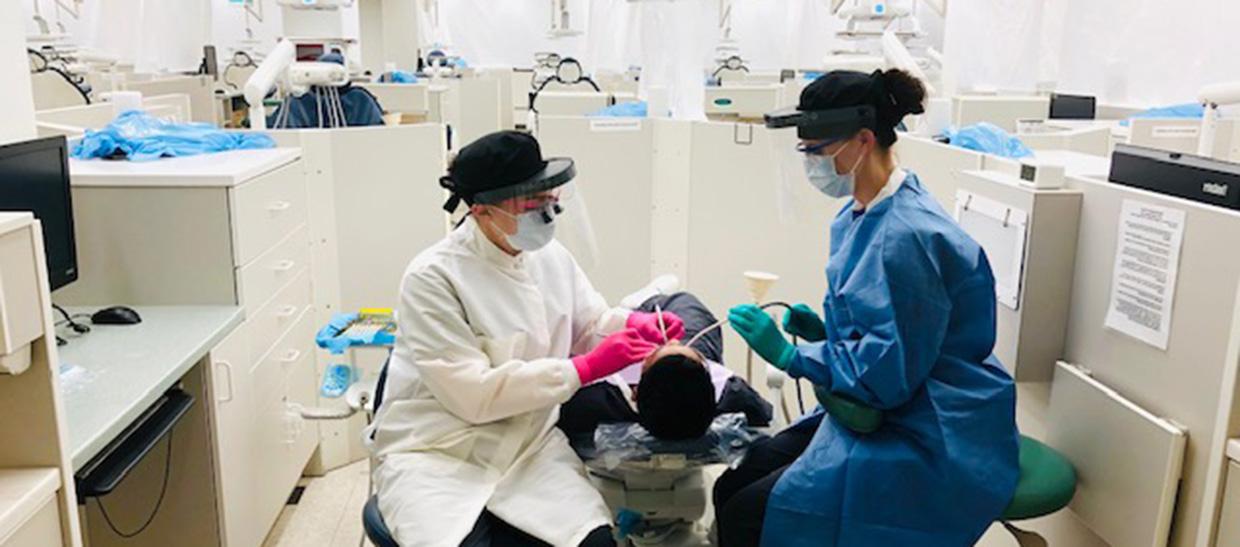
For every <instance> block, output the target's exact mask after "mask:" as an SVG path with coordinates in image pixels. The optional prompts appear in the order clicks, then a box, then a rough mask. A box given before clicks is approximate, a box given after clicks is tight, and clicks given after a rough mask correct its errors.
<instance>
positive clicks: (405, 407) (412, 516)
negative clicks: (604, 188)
mask: <svg viewBox="0 0 1240 547" xmlns="http://www.w3.org/2000/svg"><path fill="white" fill-rule="evenodd" d="M628 313H629V312H628V311H627V310H621V309H613V308H609V307H608V306H607V303H606V302H605V301H604V299H603V297H602V296H601V295H600V294H599V293H598V292H597V291H595V290H594V288H593V287H592V286H591V285H590V282H589V280H587V279H586V277H585V274H584V273H583V272H582V271H581V269H580V268H579V267H578V266H577V263H576V262H575V261H574V260H573V257H572V255H570V254H569V252H568V251H567V250H566V249H564V247H563V246H561V245H560V244H559V243H557V242H554V241H553V242H552V243H551V244H550V245H548V246H547V247H545V248H543V249H540V250H538V251H534V252H526V253H522V254H521V255H519V256H517V257H512V256H509V255H507V254H506V253H504V252H503V251H502V250H500V249H499V248H498V247H496V246H495V245H494V244H493V243H491V242H490V241H489V240H488V239H486V236H485V235H483V234H482V232H481V231H480V230H479V229H478V227H477V225H476V224H475V223H474V222H473V220H467V221H466V223H465V224H464V225H463V226H461V227H460V228H458V229H456V230H455V231H453V232H452V233H451V234H449V235H448V237H446V238H444V240H443V241H440V242H439V243H438V244H436V245H435V246H433V247H431V248H430V249H427V250H426V251H424V252H423V253H421V254H420V255H418V257H417V258H415V259H414V260H413V262H412V263H411V264H410V265H409V268H408V269H407V270H406V272H405V276H404V279H403V281H402V283H401V294H400V309H399V313H398V318H399V326H400V334H399V335H398V337H397V339H396V344H395V348H394V350H393V353H392V358H391V363H390V365H389V367H388V381H387V387H386V390H385V392H384V402H383V407H382V408H381V409H379V412H378V414H377V416H376V419H375V425H374V426H372V428H373V430H374V432H375V436H374V440H373V443H372V449H373V450H374V452H375V454H376V455H377V456H378V457H379V458H380V463H379V466H378V467H377V468H376V470H375V474H374V477H375V483H376V486H377V488H378V495H379V508H380V511H381V512H382V513H383V516H384V519H385V520H386V521H387V524H388V527H389V528H391V530H392V532H393V534H394V535H395V536H396V540H397V541H398V542H399V543H400V544H401V545H404V546H444V547H457V546H458V545H459V544H460V542H461V540H463V539H464V538H465V536H466V535H468V533H469V532H470V530H471V529H472V528H473V525H474V522H475V521H476V520H477V518H478V516H479V515H480V514H481V512H482V510H483V508H484V507H485V508H486V509H488V510H490V511H491V512H492V513H494V514H495V515H496V516H497V517H499V518H500V519H502V520H503V521H505V522H507V523H509V524H511V525H513V526H515V527H517V528H518V529H520V530H522V531H524V532H526V533H528V534H531V535H533V536H535V537H537V538H539V539H541V540H543V541H545V542H547V543H550V544H552V545H555V546H575V545H577V544H579V543H580V542H581V541H582V540H583V539H585V537H586V535H588V534H589V533H590V532H591V531H592V530H594V529H596V528H598V527H600V526H605V525H608V524H610V522H611V519H610V518H609V513H608V510H607V507H606V505H605V504H604V502H603V499H602V497H601V496H600V495H599V493H598V492H597V491H596V490H595V489H594V488H593V487H592V486H591V484H590V482H589V480H588V479H587V478H586V475H585V469H584V466H583V465H582V463H581V460H579V459H578V458H577V455H576V454H575V453H574V452H573V450H572V449H571V448H570V447H569V445H568V440H567V438H566V437H565V436H564V434H563V433H561V432H560V430H559V429H556V428H555V423H556V420H557V419H558V417H559V405H560V404H561V403H564V402H565V401H567V400H568V399H569V398H570V397H571V396H572V395H573V393H574V392H576V391H577V389H578V388H579V387H581V381H580V379H579V378H578V376H577V372H576V369H575V368H574V367H573V364H572V362H571V361H570V360H569V357H570V355H576V354H580V353H584V352H586V351H588V350H590V349H591V348H593V347H594V346H595V345H597V344H598V342H599V341H600V340H601V339H602V338H603V337H604V336H606V335H607V334H610V333H612V332H615V331H617V330H620V329H622V328H623V327H624V324H625V321H626V320H627V318H628Z"/></svg>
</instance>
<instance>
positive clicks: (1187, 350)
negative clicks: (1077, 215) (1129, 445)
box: [1065, 178, 1240, 546]
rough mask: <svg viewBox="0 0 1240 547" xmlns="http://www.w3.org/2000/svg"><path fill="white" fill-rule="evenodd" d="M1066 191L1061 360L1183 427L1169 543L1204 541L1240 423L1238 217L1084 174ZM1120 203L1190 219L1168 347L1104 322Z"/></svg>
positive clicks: (1199, 543) (1113, 265) (1200, 542)
mask: <svg viewBox="0 0 1240 547" xmlns="http://www.w3.org/2000/svg"><path fill="white" fill-rule="evenodd" d="M1070 187H1072V188H1076V189H1079V190H1080V191H1081V192H1082V196H1083V201H1082V208H1081V227H1080V237H1079V240H1078V244H1077V253H1076V267H1075V271H1076V274H1075V280H1074V283H1073V290H1072V310H1071V314H1070V316H1069V327H1068V340H1067V347H1066V351H1065V353H1066V355H1065V360H1066V361H1068V362H1072V363H1079V364H1081V365H1084V366H1087V367H1089V369H1090V371H1091V372H1092V373H1093V375H1094V377H1095V378H1096V379H1097V380H1098V381H1100V382H1102V383H1103V384H1106V385H1107V386H1109V387H1110V388H1112V389H1114V390H1116V391H1117V392H1118V393H1119V394H1120V395H1122V396H1123V397H1125V398H1127V399H1129V400H1131V401H1133V402H1134V403H1136V404H1138V405H1140V406H1142V407H1144V408H1146V409H1148V410H1149V411H1150V412H1152V413H1154V414H1156V415H1157V416H1159V417H1163V418H1166V419H1168V420H1170V421H1173V422H1175V423H1177V424H1181V425H1182V426H1184V428H1185V429H1186V430H1187V431H1188V452H1187V457H1186V459H1185V461H1184V479H1183V481H1184V482H1183V485H1182V487H1181V492H1180V496H1179V500H1178V502H1177V505H1176V510H1175V517H1174V522H1173V524H1172V533H1171V540H1170V544H1171V545H1176V546H1188V545H1205V544H1208V543H1207V540H1208V539H1209V538H1210V535H1211V533H1212V532H1211V530H1212V527H1213V524H1214V517H1213V515H1214V514H1215V511H1216V509H1217V505H1218V504H1217V496H1218V493H1219V488H1220V485H1221V483H1222V478H1223V477H1222V470H1223V465H1224V461H1225V458H1224V451H1225V448H1224V446H1225V443H1226V439H1227V436H1228V433H1229V432H1230V433H1232V434H1234V433H1235V431H1234V429H1235V428H1236V426H1237V421H1236V420H1235V413H1234V412H1233V409H1234V406H1233V404H1234V401H1235V400H1234V393H1235V389H1236V385H1235V378H1236V376H1235V368H1236V365H1237V363H1236V350H1235V348H1236V346H1237V343H1238V342H1240V333H1237V332H1236V331H1237V326H1238V325H1237V316H1238V313H1237V308H1236V307H1235V306H1233V303H1234V302H1236V297H1237V279H1240V255H1237V253H1236V252H1235V248H1236V234H1237V233H1240V214H1238V213H1236V212H1234V211H1228V210H1224V209H1221V208H1216V207H1211V206H1206V205H1201V204H1197V203H1194V202H1189V201H1185V200H1180V199H1176V198H1171V197H1167V196H1163V195H1160V194H1154V193H1150V192H1145V191H1141V190H1135V189H1131V188H1126V187H1122V186H1118V185H1114V184H1110V183H1106V182H1101V181H1093V180H1089V179H1084V178H1074V179H1071V180H1070ZM1125 199H1133V200H1138V201H1140V202H1143V203H1149V204H1152V205H1157V206H1162V207H1167V208H1171V209H1175V210H1179V211H1184V213H1185V216H1186V219H1185V232H1184V240H1183V246H1182V250H1181V256H1180V261H1179V278H1178V280H1177V292H1176V294H1175V301H1174V302H1175V308H1174V310H1173V317H1172V323H1171V327H1170V338H1169V344H1168V349H1167V350H1166V351H1163V350H1160V349H1157V348H1155V347H1153V346H1150V345H1146V344H1144V343H1142V342H1140V341H1137V340H1136V339H1134V338H1130V337H1128V336H1126V335H1124V334H1121V333H1120V332H1117V331H1115V330H1112V329H1109V328H1106V327H1105V326H1104V321H1105V317H1106V313H1107V308H1108V305H1109V302H1110V291H1111V284H1112V277H1113V272H1114V267H1115V252H1116V247H1117V242H1118V228H1119V219H1120V209H1121V206H1122V203H1123V201H1124V200H1125ZM1220 409H1221V410H1220ZM1229 417H1230V418H1231V420H1230V423H1229V421H1228V418H1229ZM1133 480H1143V478H1141V477H1133Z"/></svg>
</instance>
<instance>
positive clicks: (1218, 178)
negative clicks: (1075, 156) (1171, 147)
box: [1110, 144, 1240, 210]
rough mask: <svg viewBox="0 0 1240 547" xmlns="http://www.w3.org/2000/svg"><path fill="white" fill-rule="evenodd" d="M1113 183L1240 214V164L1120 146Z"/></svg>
mask: <svg viewBox="0 0 1240 547" xmlns="http://www.w3.org/2000/svg"><path fill="white" fill-rule="evenodd" d="M1110 181H1111V182H1113V183H1116V184H1123V185H1125V186H1132V187H1134V188H1141V189H1143V190H1150V191H1152V192H1159V193H1162V194H1167V195H1169V196H1176V197H1180V198H1185V199H1191V200H1193V201H1197V202H1201V203H1207V204H1210V205H1217V206H1220V207H1227V208H1229V209H1237V210H1240V164H1235V163H1231V162H1227V161H1221V160H1216V159H1213V158H1204V157H1201V156H1194V155H1190V154H1182V153H1180V152H1168V151H1166V150H1155V149H1153V148H1143V147H1140V146H1132V145H1127V144H1119V145H1116V146H1115V152H1114V153H1113V154H1112V155H1111V175H1110Z"/></svg>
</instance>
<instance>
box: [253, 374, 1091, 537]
mask: <svg viewBox="0 0 1240 547" xmlns="http://www.w3.org/2000/svg"><path fill="white" fill-rule="evenodd" d="M1049 397H1050V390H1049V386H1047V385H1044V384H1022V385H1021V386H1020V393H1019V400H1020V405H1019V406H1020V408H1019V409H1018V415H1017V420H1018V422H1019V424H1020V429H1021V431H1022V432H1023V433H1025V434H1027V435H1030V436H1033V437H1040V436H1042V435H1043V433H1044V432H1045V424H1044V423H1043V421H1042V416H1044V415H1045V407H1046V404H1047V403H1048V402H1049ZM719 471H720V470H719V469H713V468H712V469H708V472H707V476H708V480H711V481H712V482H713V479H714V478H715V477H717V476H718V473H719ZM367 472H368V468H367V462H365V461H361V462H358V463H355V464H353V465H350V466H347V467H344V468H341V469H338V470H336V471H333V472H331V473H328V474H327V475H326V476H324V477H319V478H314V479H306V480H303V482H302V484H303V485H305V486H306V491H305V494H304V495H303V496H302V498H301V502H300V503H299V504H298V505H290V506H287V507H286V508H285V510H284V512H283V513H281V515H280V519H279V521H277V522H276V526H275V528H274V529H273V530H272V531H271V534H270V536H269V537H268V538H267V541H266V542H265V544H264V547H357V546H358V545H359V542H360V541H361V539H362V535H363V533H362V521H361V514H362V505H363V504H365V503H366V498H367V494H368V492H369V483H368V480H367ZM711 514H712V511H710V510H709V509H708V510H707V515H708V516H707V518H706V519H704V522H703V524H702V526H701V527H700V528H699V532H700V531H701V530H703V529H705V528H708V527H709V526H710V515H711ZM1020 527H1021V528H1023V529H1025V530H1031V531H1035V532H1037V533H1038V534H1040V535H1041V536H1042V538H1044V539H1045V542H1044V543H1043V542H1039V541H1038V540H1036V539H1033V540H1032V541H1028V542H1026V543H1024V545H1023V546H1022V547H1037V546H1040V545H1047V546H1051V547H1106V544H1105V543H1104V542H1102V540H1100V539H1098V538H1097V536H1095V535H1094V534H1093V533H1091V532H1090V531H1089V530H1088V529H1087V528H1086V527H1085V526H1084V525H1082V524H1081V522H1080V521H1079V520H1077V519H1076V517H1075V516H1074V515H1073V514H1072V513H1071V512H1068V511H1061V512H1059V513H1057V514H1055V515H1052V516H1050V517H1046V518H1041V519H1036V520H1033V521H1029V522H1023V523H1020ZM1031 539H1032V538H1031ZM703 544H704V543H703V540H702V535H701V534H700V533H697V534H692V535H685V536H684V537H677V538H676V539H675V540H674V541H672V542H671V545H672V546H673V547H697V546H700V545H703ZM366 545H369V544H368V543H367V544H366ZM978 545H979V546H981V547H1017V546H1018V545H1019V544H1018V543H1017V541H1016V540H1015V539H1014V538H1013V537H1012V535H1011V534H1010V533H1009V532H1008V531H1006V530H1004V529H1003V527H1002V526H1001V525H995V526H993V527H992V528H991V529H990V530H989V531H988V532H987V533H986V535H985V536H983V537H982V539H981V541H980V542H978Z"/></svg>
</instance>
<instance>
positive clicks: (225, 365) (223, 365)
mask: <svg viewBox="0 0 1240 547" xmlns="http://www.w3.org/2000/svg"><path fill="white" fill-rule="evenodd" d="M215 366H216V367H219V368H220V369H221V370H226V371H228V398H227V399H216V401H217V402H221V403H227V402H229V401H232V400H233V378H232V364H231V363H229V362H228V361H216V362H215Z"/></svg>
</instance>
